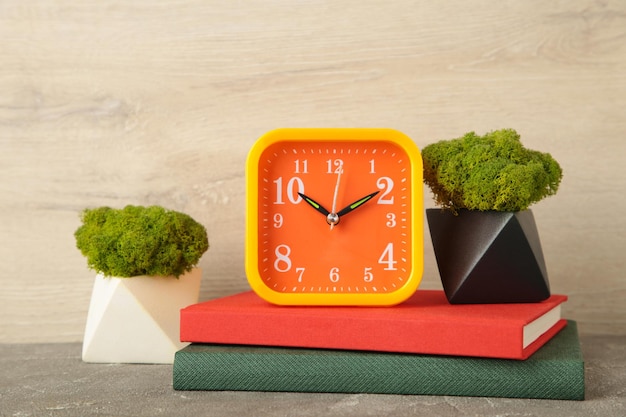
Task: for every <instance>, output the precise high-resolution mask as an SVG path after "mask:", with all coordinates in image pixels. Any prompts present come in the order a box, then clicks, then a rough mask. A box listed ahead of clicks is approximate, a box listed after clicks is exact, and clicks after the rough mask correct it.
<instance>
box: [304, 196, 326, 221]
mask: <svg viewBox="0 0 626 417" xmlns="http://www.w3.org/2000/svg"><path fill="white" fill-rule="evenodd" d="M298 195H299V196H300V197H302V199H303V200H304V201H306V202H307V203H308V204H309V205H310V206H311V207H313V208H314V209H315V210H317V211H319V212H320V213H322V214H323V215H324V216H328V215H329V214H330V212H329V211H328V210H326V209H325V208H324V206H322V205H321V204H320V203H318V202H317V201H315V200H313V199H312V198H311V197H308V196H306V195H304V194H303V193H298Z"/></svg>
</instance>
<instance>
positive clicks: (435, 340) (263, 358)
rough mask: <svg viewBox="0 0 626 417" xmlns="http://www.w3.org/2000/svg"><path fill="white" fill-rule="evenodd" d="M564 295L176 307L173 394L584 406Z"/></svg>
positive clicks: (227, 301) (241, 298) (248, 296)
mask: <svg viewBox="0 0 626 417" xmlns="http://www.w3.org/2000/svg"><path fill="white" fill-rule="evenodd" d="M566 300H567V297H566V296H563V295H552V296H551V297H550V298H549V299H547V300H546V301H543V302H541V303H529V304H476V305H451V304H449V303H448V302H447V300H446V298H445V295H444V293H443V291H434V290H419V291H417V292H416V293H415V294H414V295H413V296H412V297H411V298H410V299H409V300H407V301H406V302H404V303H402V304H400V305H397V306H394V307H371V308H366V307H285V306H275V305H271V304H268V303H267V302H265V301H263V300H262V299H261V298H259V297H258V296H257V295H256V294H255V293H253V292H244V293H240V294H237V295H233V296H230V297H225V298H221V299H217V300H212V301H207V302H203V303H199V304H195V305H192V306H189V307H187V308H185V309H183V310H182V311H181V326H180V327H181V341H183V342H191V344H190V345H188V346H187V347H185V348H184V349H182V350H180V351H178V352H177V353H176V356H175V360H174V370H173V374H174V375H173V377H174V389H177V390H245V391H293V392H342V393H386V394H424V395H463V396H483V397H487V396H488V397H509V398H546V399H571V400H582V399H584V391H585V389H584V388H585V386H584V366H583V359H582V354H581V351H580V343H579V340H578V333H577V328H576V323H575V322H573V321H569V322H568V321H566V320H565V319H563V318H562V317H561V306H562V304H563V303H564V302H565V301H566Z"/></svg>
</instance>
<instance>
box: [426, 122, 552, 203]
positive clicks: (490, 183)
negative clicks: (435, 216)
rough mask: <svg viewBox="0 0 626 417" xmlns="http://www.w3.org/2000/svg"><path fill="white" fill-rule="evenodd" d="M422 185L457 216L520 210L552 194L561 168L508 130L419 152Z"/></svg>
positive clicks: (441, 143) (444, 142)
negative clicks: (461, 211) (463, 211)
mask: <svg viewBox="0 0 626 417" xmlns="http://www.w3.org/2000/svg"><path fill="white" fill-rule="evenodd" d="M422 158H423V160H424V182H425V183H426V184H427V185H428V186H429V187H430V189H431V190H432V192H433V195H434V198H435V202H436V203H437V204H438V205H440V206H442V207H443V208H448V209H452V210H453V211H455V212H456V211H457V210H459V209H468V210H481V211H487V210H493V211H521V210H525V209H527V208H528V207H529V206H530V205H531V204H533V203H535V202H537V201H539V200H541V199H543V198H544V197H547V196H550V195H553V194H555V193H556V192H557V189H558V187H559V184H560V182H561V178H562V176H563V173H562V170H561V167H560V166H559V164H558V163H557V162H556V161H555V160H554V159H553V158H552V156H551V155H550V154H548V153H542V152H538V151H534V150H530V149H526V148H525V147H524V146H523V145H522V143H521V142H520V136H519V134H518V133H517V132H516V131H515V130H513V129H501V130H495V131H493V132H489V133H487V134H485V135H484V136H479V135H477V134H475V133H474V132H469V133H467V134H465V135H464V136H462V137H460V138H457V139H451V140H442V141H439V142H436V143H433V144H430V145H428V146H426V147H424V149H422Z"/></svg>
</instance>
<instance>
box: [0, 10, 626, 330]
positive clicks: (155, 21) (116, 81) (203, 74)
mask: <svg viewBox="0 0 626 417" xmlns="http://www.w3.org/2000/svg"><path fill="white" fill-rule="evenodd" d="M0 39H1V40H2V41H1V42H0V260H1V261H2V266H1V268H0V271H1V272H0V285H2V290H1V291H0V317H1V319H0V342H44V341H54V342H61V341H79V340H81V339H82V333H83V329H84V323H85V318H86V311H87V306H88V302H89V297H90V293H91V286H92V280H93V273H92V272H91V271H89V270H87V269H86V263H85V260H84V259H83V258H82V256H81V255H80V254H79V253H78V251H77V250H76V249H75V246H74V239H73V232H74V230H75V229H76V228H77V227H78V226H79V219H78V213H79V212H80V210H82V209H83V208H84V207H95V206H100V205H110V206H114V207H122V206H124V205H126V204H159V205H163V206H165V207H169V208H172V209H176V210H180V211H184V212H186V213H188V214H190V215H192V216H193V217H194V218H196V219H197V220H198V221H200V222H202V223H203V224H204V225H205V226H206V227H207V229H208V232H209V241H210V244H211V248H210V249H209V252H207V254H206V255H205V256H204V257H203V259H202V261H201V265H200V266H201V267H202V268H203V269H204V276H203V286H202V299H209V298H214V297H217V296H222V295H226V294H231V293H234V292H237V291H241V290H245V289H247V288H248V287H247V283H246V279H245V275H244V270H243V245H244V241H243V232H244V230H243V229H244V203H245V195H244V194H245V192H244V162H245V158H246V154H247V151H248V149H249V148H250V146H251V145H252V143H253V142H254V140H255V139H256V138H257V137H258V136H260V135H261V134H263V133H264V132H265V131H267V130H270V129H273V128H276V127H283V126H313V127H315V126H320V127H321V126H365V127H367V126H376V127H380V126H382V127H392V128H396V129H398V130H401V131H403V132H404V133H406V134H408V135H409V136H411V137H412V138H413V139H414V140H415V141H416V143H417V144H418V146H420V147H423V146H425V145H426V144H428V143H431V142H433V141H436V140H439V139H445V138H452V137H458V136H460V135H462V134H463V133H465V132H467V131H470V130H474V131H476V132H479V133H484V132H485V131H488V130H493V129H496V128H501V127H513V128H515V129H517V130H518V131H519V132H520V133H521V135H522V138H523V141H524V143H525V144H526V145H527V146H528V147H531V148H535V149H540V150H542V151H547V152H550V153H551V154H552V155H553V156H554V157H555V158H556V159H557V160H559V162H561V164H562V166H563V168H564V171H565V177H564V180H563V183H562V186H561V189H560V191H559V193H558V194H557V195H556V196H554V197H551V198H549V199H547V200H545V201H543V202H540V203H539V204H537V205H536V206H534V212H535V217H536V220H537V222H538V225H539V228H540V234H541V238H542V243H543V246H544V251H545V256H546V261H547V264H548V270H549V274H550V279H551V283H552V289H553V291H554V292H560V293H566V294H568V295H569V296H570V301H569V303H568V306H567V307H566V315H567V316H568V317H569V318H573V319H576V320H578V321H579V322H580V329H581V331H582V332H583V333H619V334H626V304H625V303H624V300H625V299H626V283H625V280H624V272H623V268H624V261H623V256H622V251H623V250H624V248H625V247H626V245H625V243H626V242H625V237H624V236H625V233H624V230H625V227H624V226H625V221H624V218H623V217H622V213H621V211H622V210H621V207H622V206H623V205H624V204H625V200H624V194H623V190H624V188H625V187H624V186H625V178H624V169H623V168H622V164H623V160H624V155H625V150H626V149H625V147H626V146H625V143H626V141H625V140H624V132H626V117H625V116H626V114H625V108H626V76H625V70H626V3H624V2H620V1H597V2H596V1H585V0H572V1H567V2H544V1H524V2H508V1H507V2H492V1H481V0H469V1H445V2H426V1H420V2H412V1H408V0H399V1H394V2H376V1H366V2H363V1H314V0H311V1H301V2H292V1H268V0H264V1H240V2H221V1H204V0H203V1H200V0H189V1H182V0H181V1H176V0H166V1H160V2H154V1H133V2H113V1H102V0H98V1H94V0H86V1H81V2H75V1H69V0H57V1H51V2H37V1H32V0H21V1H17V0H15V1H5V2H2V3H1V4H0ZM426 200H427V205H428V206H432V204H431V203H430V194H429V193H428V192H426ZM429 239H430V237H429V235H428V232H426V234H425V242H426V252H425V263H426V266H425V278H424V281H423V286H424V287H425V288H440V283H439V277H438V273H437V269H436V266H435V259H434V255H433V253H432V247H431V245H430V241H429Z"/></svg>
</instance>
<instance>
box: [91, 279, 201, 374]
mask: <svg viewBox="0 0 626 417" xmlns="http://www.w3.org/2000/svg"><path fill="white" fill-rule="evenodd" d="M201 278H202V272H201V270H200V269H199V268H195V269H193V270H192V271H190V272H188V273H187V274H185V275H182V276H180V278H178V279H176V277H152V276H140V277H132V278H115V277H104V276H103V275H101V274H98V275H97V276H96V279H95V282H94V286H93V292H92V295H91V302H90V305H89V313H88V315H87V325H86V328H85V337H84V340H83V354H82V357H83V361H85V362H97V363H165V364H169V363H173V362H174V354H175V353H176V351H178V350H180V349H182V348H183V347H185V346H186V345H187V343H181V342H180V310H181V309H182V308H184V307H187V306H188V305H191V304H195V303H197V302H198V296H199V294H200V281H201Z"/></svg>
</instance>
